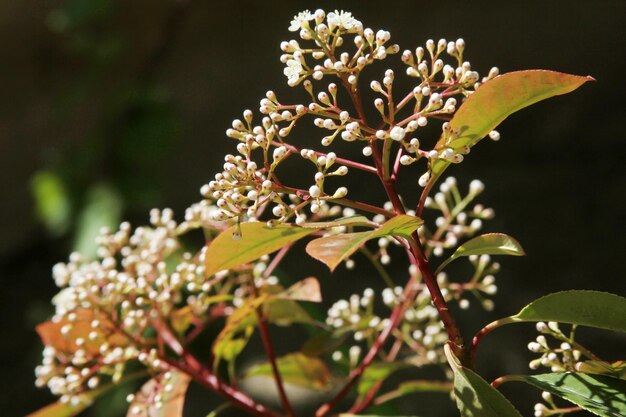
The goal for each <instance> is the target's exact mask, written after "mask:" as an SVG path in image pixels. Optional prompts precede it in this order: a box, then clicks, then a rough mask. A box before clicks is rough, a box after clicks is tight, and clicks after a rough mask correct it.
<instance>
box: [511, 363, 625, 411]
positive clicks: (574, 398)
mask: <svg viewBox="0 0 626 417" xmlns="http://www.w3.org/2000/svg"><path fill="white" fill-rule="evenodd" d="M512 380H514V381H522V382H526V383H528V384H530V385H534V386H535V387H537V388H539V389H541V390H543V391H547V392H549V393H551V394H553V395H556V396H559V397H561V398H563V399H565V400H567V401H570V402H572V403H574V404H576V405H578V406H579V407H582V408H584V409H585V410H587V411H590V412H592V413H593V414H596V415H598V416H602V417H623V416H626V381H623V380H621V379H615V378H609V377H606V376H601V375H587V374H583V373H578V372H574V373H554V374H542V375H516V376H515V377H514V378H513V379H512Z"/></svg>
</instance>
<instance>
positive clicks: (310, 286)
mask: <svg viewBox="0 0 626 417" xmlns="http://www.w3.org/2000/svg"><path fill="white" fill-rule="evenodd" d="M281 296H283V297H285V298H288V299H290V300H297V301H310V302H313V303H321V302H322V291H321V289H320V283H319V281H318V280H317V278H314V277H309V278H305V279H303V280H302V281H298V282H296V283H295V284H293V285H292V286H291V287H289V288H287V290H286V291H285V292H284V293H283V294H282V295H281Z"/></svg>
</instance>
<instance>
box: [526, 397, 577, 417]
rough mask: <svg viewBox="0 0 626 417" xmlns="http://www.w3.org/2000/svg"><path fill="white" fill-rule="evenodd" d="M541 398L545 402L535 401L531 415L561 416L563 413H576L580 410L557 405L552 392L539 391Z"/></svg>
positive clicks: (538, 416) (539, 416)
mask: <svg viewBox="0 0 626 417" xmlns="http://www.w3.org/2000/svg"><path fill="white" fill-rule="evenodd" d="M541 398H542V399H543V401H544V402H545V403H536V404H535V407H534V413H533V415H534V416H535V417H548V416H559V417H562V416H564V415H565V414H569V413H576V412H578V411H580V409H579V408H577V407H566V408H563V407H559V406H558V405H557V404H556V403H555V402H554V398H553V397H552V394H550V393H549V392H547V391H543V392H542V393H541Z"/></svg>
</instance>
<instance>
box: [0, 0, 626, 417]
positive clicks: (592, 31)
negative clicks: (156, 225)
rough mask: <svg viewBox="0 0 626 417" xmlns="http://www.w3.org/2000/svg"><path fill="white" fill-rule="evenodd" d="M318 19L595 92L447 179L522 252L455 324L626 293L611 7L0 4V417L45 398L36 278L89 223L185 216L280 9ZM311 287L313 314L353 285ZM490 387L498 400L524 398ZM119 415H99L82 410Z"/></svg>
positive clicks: (625, 206)
mask: <svg viewBox="0 0 626 417" xmlns="http://www.w3.org/2000/svg"><path fill="white" fill-rule="evenodd" d="M318 7H321V8H324V9H325V10H327V11H329V10H333V9H335V8H337V9H346V10H349V11H352V12H353V14H354V15H355V17H356V18H358V19H359V20H361V21H362V22H363V23H364V25H365V26H366V27H372V28H373V29H375V30H376V29H379V28H384V29H386V30H390V31H391V33H392V41H393V42H395V43H399V44H400V46H401V49H406V48H410V49H414V48H415V47H416V46H418V45H422V44H423V43H424V42H425V40H426V39H428V38H433V39H435V40H437V39H439V38H440V37H445V38H448V39H456V38H457V37H463V38H464V39H465V41H466V43H467V48H466V57H467V59H469V60H470V61H471V62H472V65H473V68H475V69H477V70H478V71H479V72H480V73H481V74H486V73H487V71H488V70H489V68H490V67H491V66H493V65H497V66H498V67H499V68H500V69H501V71H502V72H505V71H512V70H519V69H531V68H546V69H553V70H559V71H564V72H570V73H574V74H579V75H592V76H593V77H595V78H596V80H597V81H596V82H595V83H590V84H588V85H585V86H583V87H582V88H581V89H580V90H579V91H576V92H575V93H573V94H570V95H567V96H564V97H557V98H555V99H551V100H549V101H547V102H544V103H540V104H538V105H535V106H533V107H531V108H529V109H526V110H524V111H522V112H520V113H519V114H516V115H514V116H513V117H511V118H510V119H509V120H507V121H506V122H504V123H503V124H502V126H501V127H500V128H499V131H500V132H501V134H502V140H501V141H500V142H499V143H498V144H495V143H493V142H489V143H487V141H485V143H482V144H481V145H480V146H479V147H478V148H477V149H476V150H475V151H474V152H472V154H471V155H470V156H469V157H468V158H467V160H466V163H464V164H463V165H462V166H457V167H453V168H452V169H450V170H449V173H450V174H453V175H455V176H456V177H457V178H458V179H459V182H460V184H461V185H462V186H463V187H465V186H466V185H467V183H469V181H470V180H471V179H473V178H480V179H482V180H483V181H484V182H485V183H486V185H487V189H486V191H485V193H484V194H483V195H482V196H481V198H482V202H484V203H485V204H486V205H488V206H490V207H493V208H494V209H495V210H496V214H497V216H496V219H495V220H494V221H491V222H490V223H489V224H488V225H487V230H489V231H502V232H506V233H509V234H511V235H513V236H515V237H516V238H518V239H519V240H520V242H521V243H522V244H523V245H524V247H525V249H526V251H527V253H528V256H527V257H526V258H523V259H517V258H516V259H508V258H507V259H503V260H502V264H503V268H502V272H501V273H500V274H499V277H498V279H499V286H500V293H499V294H498V295H497V296H496V297H495V301H496V310H495V312H493V313H485V312H473V313H464V314H465V315H464V316H461V318H460V320H461V322H462V323H463V326H464V327H465V328H466V329H467V331H468V332H470V331H475V330H477V328H478V327H479V326H480V324H482V323H485V322H487V321H489V320H491V319H494V318H496V317H498V316H503V315H508V314H511V313H513V312H515V311H517V310H518V309H519V308H520V307H521V306H523V305H524V304H525V303H527V302H528V301H530V300H532V299H533V298H535V297H537V296H539V295H541V294H544V293H547V292H551V291H557V290H562V289H574V288H576V289H597V290H604V291H611V292H615V293H619V294H622V295H623V294H625V293H626V291H625V290H626V285H625V284H624V282H625V281H624V277H625V274H624V272H623V269H624V267H623V265H624V262H623V260H624V256H623V251H624V248H625V247H626V226H625V224H624V221H625V220H624V216H625V215H626V164H625V163H624V161H625V157H624V155H626V137H625V134H624V127H623V123H624V121H625V120H626V118H625V117H626V113H625V106H624V95H625V93H626V82H625V81H624V78H625V74H626V60H625V54H624V48H625V47H626V42H625V40H626V25H625V24H624V18H625V17H626V2H623V1H597V2H585V1H549V0H543V1H525V2H501V1H481V2H463V1H446V2H425V1H411V2H408V1H407V2H404V1H393V0H390V1H385V2H363V1H334V2H328V1H319V2H302V1H272V2H252V1H249V2H241V1H231V2H210V1H199V0H195V1H192V0H150V1H146V0H135V1H132V2H128V1H121V0H108V1H107V0H67V1H53V0H47V1H41V0H40V1H28V2H20V1H2V2H0V63H1V64H0V80H1V84H0V86H1V87H0V166H1V167H2V170H3V175H2V176H0V190H2V200H1V201H2V203H1V204H0V230H1V231H2V233H1V234H0V309H1V311H0V334H1V339H0V340H1V342H0V369H1V372H2V378H0V410H2V411H1V413H0V414H2V415H3V416H20V415H24V414H26V413H27V412H30V411H33V410H35V409H36V408H38V407H40V406H42V405H44V404H46V403H48V402H51V401H52V400H53V398H52V397H51V396H50V394H49V393H48V392H47V390H39V389H36V388H35V387H34V373H33V369H34V367H35V366H36V365H37V364H38V363H39V361H40V352H41V346H40V344H39V342H38V338H37V336H36V334H35V332H34V330H33V328H34V326H35V325H36V324H37V323H38V322H41V321H43V320H45V319H46V318H47V317H49V315H50V314H51V311H52V309H51V307H50V298H51V296H52V295H53V294H54V293H55V292H56V289H55V287H54V284H53V281H52V279H51V276H50V270H51V267H52V265H53V264H55V263H56V262H60V261H64V260H66V258H67V256H68V254H69V253H70V251H71V250H73V249H76V248H78V249H80V250H83V251H86V252H89V251H92V250H93V246H92V245H91V244H90V240H91V239H92V237H93V235H94V233H95V232H96V231H97V230H98V228H99V226H100V225H101V224H112V225H115V224H116V223H118V222H119V221H120V220H121V219H128V220H130V221H131V222H132V223H133V224H141V223H145V222H146V221H147V212H148V210H149V209H150V208H152V207H172V208H173V209H174V210H175V211H176V212H177V213H178V214H179V216H180V215H182V212H183V210H184V208H185V207H187V206H188V205H189V204H190V203H192V202H194V201H197V200H198V199H199V193H198V189H199V187H200V186H201V185H202V184H204V183H205V182H206V181H207V179H208V178H210V177H212V176H213V174H214V173H215V172H216V171H218V170H219V168H220V166H221V161H222V157H223V154H224V153H225V152H231V151H232V149H233V148H234V143H233V142H232V141H230V140H229V139H227V138H226V137H225V135H224V131H225V129H226V128H227V127H229V126H230V123H231V121H232V119H233V118H236V117H241V112H242V110H243V109H245V108H251V109H253V110H255V111H256V109H257V107H258V101H259V99H260V98H261V97H263V95H264V93H265V91H266V90H268V89H270V88H271V89H274V90H276V91H278V92H280V91H285V90H288V89H289V88H288V87H287V86H286V80H285V78H284V76H283V75H282V68H283V65H282V64H281V63H280V62H279V60H278V58H279V56H280V49H279V47H278V45H279V42H280V41H281V40H289V39H291V38H292V37H293V34H292V33H290V32H288V31H287V27H288V26H289V22H290V20H291V18H292V16H293V15H294V14H296V13H297V12H298V11H300V10H302V9H306V8H308V9H311V10H314V9H316V8H318ZM394 59H395V58H391V60H394ZM398 62H399V60H398ZM388 65H390V66H395V63H394V64H391V63H389V64H388ZM382 70H383V67H382V66H381V67H379V69H378V71H379V72H382ZM397 73H399V72H397ZM379 75H380V74H374V73H372V76H371V77H370V78H368V79H367V80H365V81H367V82H369V79H371V78H372V77H373V76H379ZM366 78H367V77H366ZM399 78H400V76H399ZM290 95H291V96H290ZM281 96H288V97H294V96H296V95H295V93H288V94H286V93H283V94H281V95H279V97H281ZM299 97H303V96H299ZM316 141H317V139H316ZM311 143H313V142H312V141H311ZM355 186H356V187H358V186H359V185H358V184H355ZM286 268H289V266H287V267H286ZM315 272H316V273H318V275H319V276H320V279H321V281H322V285H323V286H324V290H325V291H328V292H326V294H328V295H327V298H328V299H330V300H332V299H334V298H338V297H339V296H345V295H346V294H350V293H351V292H359V291H361V288H362V287H363V286H364V285H362V284H360V282H355V281H354V280H353V279H352V280H350V281H348V280H347V279H346V280H343V281H342V280H338V279H333V280H330V279H328V277H329V275H328V274H327V273H326V272H325V271H324V270H323V269H322V268H318V269H316V270H315ZM359 274H362V277H363V278H362V279H363V281H364V282H367V281H368V280H369V279H370V277H369V275H368V273H367V271H360V272H359V273H358V274H356V275H353V276H359ZM355 288H356V289H355ZM625 319H626V318H625ZM522 330H523V331H522ZM590 335H592V336H593V337H591V336H590V337H589V340H590V341H591V345H592V347H593V348H595V349H596V350H597V351H598V352H599V353H601V354H604V355H605V356H606V357H607V359H613V360H616V359H620V358H621V359H625V358H624V354H623V352H624V348H625V347H626V339H625V338H623V337H620V336H617V337H616V336H615V335H612V334H605V333H603V332H595V333H590ZM531 337H534V336H533V331H532V329H531V328H529V327H526V328H524V327H520V328H512V329H503V330H500V331H499V332H498V333H496V334H494V335H492V336H490V337H489V338H488V339H487V341H486V343H485V346H484V348H485V351H484V352H483V355H482V361H480V362H479V368H480V370H481V371H482V372H484V374H485V375H487V377H496V376H498V375H500V374H502V373H514V372H524V371H525V369H526V364H527V361H528V358H529V355H528V354H527V352H526V348H525V346H526V343H527V342H528V341H529V339H530V338H531ZM503 370H504V371H503ZM505 389H506V391H507V393H510V394H512V395H513V396H514V398H515V396H516V395H518V396H519V397H520V398H521V397H522V396H523V395H525V394H530V392H531V391H524V389H523V388H522V387H517V386H512V387H510V388H509V387H506V388H505ZM519 392H522V394H519ZM516 393H517V394H516ZM122 398H123V397H122ZM532 398H533V399H532V401H531V402H530V403H528V401H526V404H525V405H524V407H526V408H524V409H523V413H524V414H528V415H530V414H531V411H530V408H528V407H531V406H532V402H534V401H535V398H538V396H534V395H533V396H532ZM118 400H119V398H118ZM115 401H117V400H115V399H113V402H115ZM520 401H521V402H519V404H524V402H523V401H522V400H520ZM118 402H119V401H118ZM110 404H111V403H109V404H108V405H110ZM528 404H531V405H528ZM112 410H113V411H112ZM115 410H118V411H115ZM209 411H210V409H204V408H198V409H195V410H193V409H192V410H190V412H189V415H190V416H204V415H206V414H207V413H208V412H209ZM121 413H122V412H121V411H119V407H117V408H113V409H111V408H106V407H104V408H103V407H100V408H99V409H96V411H94V412H92V414H91V415H99V416H108V415H122V414H121ZM443 413H446V412H444V411H439V412H434V411H431V414H428V412H427V411H425V412H423V413H421V414H420V415H424V416H440V415H441V416H442V415H444V414H443ZM446 415H447V414H446ZM451 415H454V414H451Z"/></svg>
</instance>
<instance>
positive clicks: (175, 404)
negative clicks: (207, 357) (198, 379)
mask: <svg viewBox="0 0 626 417" xmlns="http://www.w3.org/2000/svg"><path fill="white" fill-rule="evenodd" d="M169 374H170V375H171V378H170V379H168V380H167V381H165V380H163V374H161V375H158V376H156V377H154V378H152V379H150V380H149V381H148V382H146V383H145V384H143V386H142V387H141V389H140V390H139V391H138V392H137V393H136V394H135V398H134V399H133V402H132V403H131V404H130V407H128V413H127V414H126V417H182V415H183V408H184V406H185V396H186V394H187V388H188V387H189V382H191V377H189V375H187V374H185V373H183V372H179V371H175V370H173V371H170V372H169ZM167 386H170V387H171V390H166V389H165V387H167ZM157 395H159V396H160V397H161V401H159V402H160V405H159V404H158V403H157V402H156V401H155V400H154V398H155V396H157Z"/></svg>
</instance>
